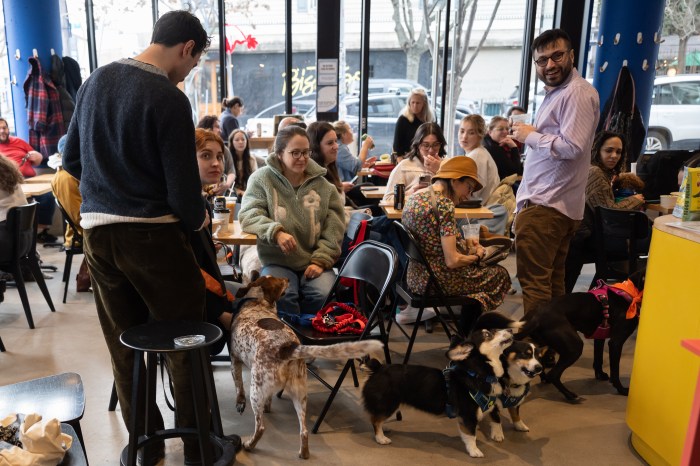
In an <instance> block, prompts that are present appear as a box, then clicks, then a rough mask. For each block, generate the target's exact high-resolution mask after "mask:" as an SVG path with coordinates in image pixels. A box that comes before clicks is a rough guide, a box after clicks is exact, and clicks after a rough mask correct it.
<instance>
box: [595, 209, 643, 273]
mask: <svg viewBox="0 0 700 466" xmlns="http://www.w3.org/2000/svg"><path fill="white" fill-rule="evenodd" d="M595 235H596V238H597V241H596V262H595V269H596V271H595V277H594V278H593V283H595V282H596V281H597V280H599V279H603V280H624V279H625V278H627V277H628V276H629V275H630V274H631V273H634V272H636V271H637V270H638V269H640V268H642V267H643V265H644V263H645V262H646V256H647V255H648V254H649V241H650V236H651V228H650V222H649V218H648V217H647V216H646V214H645V213H644V212H641V211H639V210H626V209H610V208H607V207H602V206H598V207H596V212H595Z"/></svg>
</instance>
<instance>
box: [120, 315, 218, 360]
mask: <svg viewBox="0 0 700 466" xmlns="http://www.w3.org/2000/svg"><path fill="white" fill-rule="evenodd" d="M195 335H202V336H204V341H202V342H201V343H198V344H194V345H189V346H175V341H174V340H175V338H178V337H185V336H195ZM222 335H223V332H222V331H221V329H220V328H219V327H217V326H216V325H212V324H210V323H207V322H191V321H184V320H173V321H170V320H167V321H157V322H149V323H147V324H143V325H137V326H136V327H132V328H130V329H128V330H125V331H124V333H122V334H121V337H119V339H120V340H121V342H122V344H123V345H125V346H128V347H129V348H132V349H135V350H138V351H156V352H159V353H167V352H175V351H189V350H192V349H197V348H202V347H205V346H209V345H211V344H212V343H215V342H216V341H217V340H218V339H219V338H221V336H222Z"/></svg>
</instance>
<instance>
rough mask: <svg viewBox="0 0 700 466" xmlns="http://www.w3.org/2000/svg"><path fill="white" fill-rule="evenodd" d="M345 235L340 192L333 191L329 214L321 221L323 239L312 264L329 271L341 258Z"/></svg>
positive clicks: (312, 258)
mask: <svg viewBox="0 0 700 466" xmlns="http://www.w3.org/2000/svg"><path fill="white" fill-rule="evenodd" d="M344 233H345V209H344V207H343V200H342V198H341V196H340V194H339V193H338V191H337V190H336V189H335V188H333V189H332V190H331V195H330V200H329V202H328V214H327V215H326V218H325V219H323V220H322V221H321V237H320V238H319V239H318V243H317V247H316V249H314V252H313V253H312V254H311V263H312V264H316V265H318V266H319V267H322V268H323V269H324V270H328V269H330V268H332V267H333V264H335V261H337V260H338V257H340V245H341V243H342V242H343V234H344Z"/></svg>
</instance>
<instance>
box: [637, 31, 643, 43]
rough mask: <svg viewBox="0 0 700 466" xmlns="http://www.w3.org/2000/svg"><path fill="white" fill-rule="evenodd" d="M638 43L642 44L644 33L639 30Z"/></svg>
mask: <svg viewBox="0 0 700 466" xmlns="http://www.w3.org/2000/svg"><path fill="white" fill-rule="evenodd" d="M637 43H638V44H641V43H642V33H641V32H638V33H637Z"/></svg>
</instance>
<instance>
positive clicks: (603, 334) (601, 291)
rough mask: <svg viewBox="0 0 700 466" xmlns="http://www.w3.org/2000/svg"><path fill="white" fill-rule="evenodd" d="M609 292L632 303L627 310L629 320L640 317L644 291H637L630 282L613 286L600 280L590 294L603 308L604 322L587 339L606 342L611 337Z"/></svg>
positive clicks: (626, 281) (626, 315)
mask: <svg viewBox="0 0 700 466" xmlns="http://www.w3.org/2000/svg"><path fill="white" fill-rule="evenodd" d="M608 291H611V292H613V293H615V294H616V295H618V296H620V297H621V298H623V299H624V300H625V301H627V302H628V303H630V305H629V307H628V308H627V313H626V314H625V317H626V318H627V319H634V318H635V317H637V316H638V315H639V305H640V304H641V302H642V295H643V294H644V291H639V290H637V287H636V286H634V283H632V281H630V280H625V281H624V282H622V283H614V284H612V285H608V284H607V283H605V281H603V280H598V282H597V286H596V287H595V288H593V289H591V290H588V292H589V293H590V294H592V295H593V296H595V298H596V299H597V300H598V302H600V304H601V305H602V306H603V322H601V324H600V325H599V326H598V328H597V329H595V331H594V332H593V333H592V334H591V335H586V338H593V339H596V340H604V339H606V338H609V337H610V325H609V324H608V319H609V318H610V304H609V303H608Z"/></svg>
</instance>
